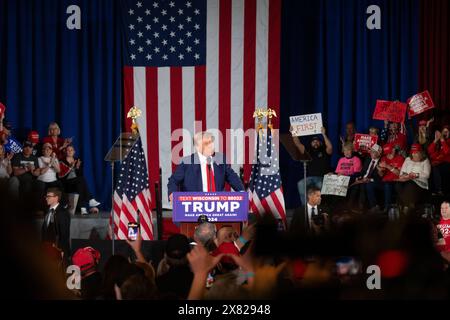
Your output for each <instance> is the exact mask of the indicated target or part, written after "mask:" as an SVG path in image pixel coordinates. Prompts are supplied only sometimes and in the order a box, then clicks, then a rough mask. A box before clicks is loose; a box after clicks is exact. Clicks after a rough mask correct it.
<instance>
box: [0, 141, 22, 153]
mask: <svg viewBox="0 0 450 320" xmlns="http://www.w3.org/2000/svg"><path fill="white" fill-rule="evenodd" d="M3 147H4V148H5V153H21V152H22V145H21V144H20V142H19V141H17V140H16V139H14V138H13V137H9V138H8V141H7V142H6V144H5V145H4V146H3Z"/></svg>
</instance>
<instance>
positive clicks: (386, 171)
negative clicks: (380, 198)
mask: <svg viewBox="0 0 450 320" xmlns="http://www.w3.org/2000/svg"><path fill="white" fill-rule="evenodd" d="M383 154H384V156H383V157H382V158H381V160H380V162H379V164H378V166H377V169H378V174H379V175H380V176H381V177H383V178H382V181H383V185H384V209H385V210H387V208H388V206H389V205H390V204H391V203H392V195H393V194H394V190H395V188H394V187H395V184H396V183H397V182H396V181H397V179H398V178H399V175H400V169H401V168H402V166H403V162H405V158H403V156H401V155H399V154H396V149H395V148H394V146H393V145H392V144H390V143H388V144H385V145H384V147H383Z"/></svg>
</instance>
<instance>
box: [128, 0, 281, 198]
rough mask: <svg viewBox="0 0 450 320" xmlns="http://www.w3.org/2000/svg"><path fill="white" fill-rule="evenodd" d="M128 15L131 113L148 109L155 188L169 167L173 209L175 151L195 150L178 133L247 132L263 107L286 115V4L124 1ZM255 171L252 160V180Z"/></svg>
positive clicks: (146, 130) (145, 127)
mask: <svg viewBox="0 0 450 320" xmlns="http://www.w3.org/2000/svg"><path fill="white" fill-rule="evenodd" d="M121 11H122V16H123V19H122V24H123V34H124V37H123V38H124V59H125V67H124V70H123V72H124V114H126V113H127V112H128V110H129V109H130V108H131V107H132V106H133V105H135V106H138V107H139V108H140V109H141V110H142V111H143V116H142V117H141V118H139V120H138V124H139V127H140V132H141V136H142V143H143V146H144V151H145V155H146V159H147V165H148V169H149V179H150V183H151V185H150V189H151V191H152V192H153V187H152V185H153V184H154V182H156V181H158V178H159V168H160V167H161V169H162V182H163V183H162V184H163V186H162V199H163V205H164V207H168V199H167V180H168V178H169V176H170V175H171V173H172V171H173V170H174V168H175V166H176V164H175V163H174V162H173V161H172V154H171V150H172V148H174V147H176V146H178V147H179V150H182V151H180V154H179V156H185V155H188V154H190V153H191V151H192V139H188V138H187V137H188V135H184V138H183V135H178V136H176V135H175V136H174V138H173V139H171V137H172V133H173V132H174V131H175V130H177V129H181V128H183V129H184V130H186V131H185V133H187V132H189V133H190V136H189V137H192V136H193V134H194V133H195V132H198V131H200V130H209V129H218V130H219V131H220V132H222V133H225V132H226V129H243V130H247V129H249V128H254V127H255V120H254V119H253V112H254V110H255V108H257V107H258V108H261V107H270V108H272V109H274V110H275V111H276V112H277V114H278V115H279V114H280V113H279V105H280V28H281V26H280V22H281V21H280V20H281V0H168V1H163V0H152V1H143V0H123V1H122V4H121ZM196 121H200V123H201V125H197V126H195V122H196ZM130 125H131V123H130V122H129V120H127V123H126V127H127V128H129V127H130ZM274 126H275V128H278V121H277V119H275V121H274ZM172 140H173V141H172ZM230 140H231V139H229V138H228V137H226V136H224V139H223V144H222V145H217V146H216V148H218V149H219V151H222V152H225V153H226V150H229V149H228V148H227V149H225V146H230V144H231V141H230ZM243 152H245V159H249V156H248V154H249V152H251V153H253V152H254V150H252V148H250V147H249V141H248V140H246V141H245V148H244V150H243ZM227 156H230V155H228V154H227ZM240 166H241V165H239V164H237V165H233V169H235V170H236V171H237V170H239V167H240ZM250 171H251V165H250V164H248V161H247V164H246V165H244V176H245V178H246V179H247V178H248V177H249V176H250ZM152 195H153V194H152ZM153 196H154V195H153ZM153 203H154V202H153Z"/></svg>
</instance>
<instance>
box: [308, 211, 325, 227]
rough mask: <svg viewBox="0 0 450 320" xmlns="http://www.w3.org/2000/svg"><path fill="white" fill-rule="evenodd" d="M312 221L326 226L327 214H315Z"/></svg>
mask: <svg viewBox="0 0 450 320" xmlns="http://www.w3.org/2000/svg"><path fill="white" fill-rule="evenodd" d="M311 219H312V221H313V222H314V224H315V225H317V226H324V225H325V216H324V215H323V213H322V212H319V213H318V214H315V215H313V216H312V217H311Z"/></svg>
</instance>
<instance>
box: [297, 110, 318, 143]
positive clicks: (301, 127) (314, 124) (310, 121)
mask: <svg viewBox="0 0 450 320" xmlns="http://www.w3.org/2000/svg"><path fill="white" fill-rule="evenodd" d="M289 119H290V120H291V126H292V135H293V136H297V137H301V136H310V135H314V134H320V133H321V132H322V127H323V124H322V114H321V113H312V114H303V115H298V116H292V117H290V118H289Z"/></svg>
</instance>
